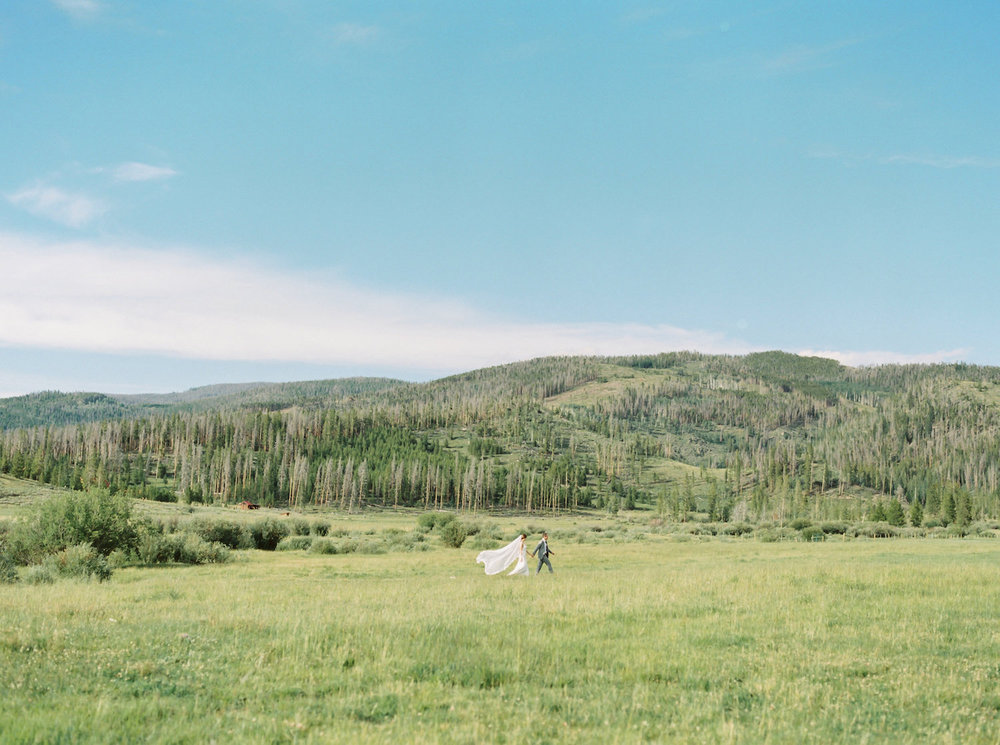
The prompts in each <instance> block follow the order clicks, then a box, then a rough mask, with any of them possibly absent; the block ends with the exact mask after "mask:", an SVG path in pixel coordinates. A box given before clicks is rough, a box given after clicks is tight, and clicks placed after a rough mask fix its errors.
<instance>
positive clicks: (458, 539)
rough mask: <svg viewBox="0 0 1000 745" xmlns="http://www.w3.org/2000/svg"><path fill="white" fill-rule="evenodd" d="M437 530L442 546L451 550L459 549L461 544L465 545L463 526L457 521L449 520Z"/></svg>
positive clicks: (465, 534)
mask: <svg viewBox="0 0 1000 745" xmlns="http://www.w3.org/2000/svg"><path fill="white" fill-rule="evenodd" d="M439 530H440V532H441V540H442V541H443V542H444V545H446V546H450V547H451V548H461V547H462V544H463V543H465V539H466V537H468V531H467V530H466V527H465V525H464V524H463V523H461V522H459V521H458V520H449V521H448V522H446V523H445V524H444V526H443V527H441V528H439Z"/></svg>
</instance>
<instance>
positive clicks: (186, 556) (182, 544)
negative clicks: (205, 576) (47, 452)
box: [136, 531, 230, 565]
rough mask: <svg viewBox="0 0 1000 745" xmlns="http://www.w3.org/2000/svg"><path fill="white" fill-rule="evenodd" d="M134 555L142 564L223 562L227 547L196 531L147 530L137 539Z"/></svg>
mask: <svg viewBox="0 0 1000 745" xmlns="http://www.w3.org/2000/svg"><path fill="white" fill-rule="evenodd" d="M136 555H137V556H138V558H139V561H141V562H142V563H143V564H147V565H152V564H170V563H174V564H223V563H225V562H227V561H229V558H230V556H229V549H228V548H226V547H225V546H224V545H222V544H221V543H215V542H210V541H206V540H205V539H204V538H202V537H201V536H200V535H198V534H197V533H167V534H165V535H164V534H160V533H155V532H152V531H150V532H148V533H146V534H145V535H143V536H142V537H141V538H140V539H139V546H138V548H137V549H136Z"/></svg>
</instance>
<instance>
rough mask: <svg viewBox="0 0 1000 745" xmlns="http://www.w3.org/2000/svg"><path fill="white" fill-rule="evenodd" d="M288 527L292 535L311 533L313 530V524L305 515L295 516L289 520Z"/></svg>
mask: <svg viewBox="0 0 1000 745" xmlns="http://www.w3.org/2000/svg"><path fill="white" fill-rule="evenodd" d="M288 528H289V530H290V531H291V534H292V535H309V533H310V532H311V531H312V526H310V525H309V521H308V520H307V519H306V518H304V517H293V518H291V519H290V520H288Z"/></svg>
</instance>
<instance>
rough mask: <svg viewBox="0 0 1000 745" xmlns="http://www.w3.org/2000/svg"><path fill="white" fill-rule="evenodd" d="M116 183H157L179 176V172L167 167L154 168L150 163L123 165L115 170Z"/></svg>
mask: <svg viewBox="0 0 1000 745" xmlns="http://www.w3.org/2000/svg"><path fill="white" fill-rule="evenodd" d="M112 173H113V176H114V179H115V181H156V180H159V179H167V178H171V177H173V176H176V175H177V171H175V170H174V169H173V168H169V167H167V166H152V165H149V164H148V163H136V162H134V161H133V162H130V163H122V164H121V165H119V166H117V167H116V168H115V169H114V170H113V172H112Z"/></svg>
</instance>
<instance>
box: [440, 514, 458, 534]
mask: <svg viewBox="0 0 1000 745" xmlns="http://www.w3.org/2000/svg"><path fill="white" fill-rule="evenodd" d="M456 520H458V515H456V514H455V513H454V512H441V513H438V516H437V521H436V522H435V523H434V527H435V528H437V529H438V530H441V528H443V527H444V526H445V525H448V524H449V523H453V522H455V521H456Z"/></svg>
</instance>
